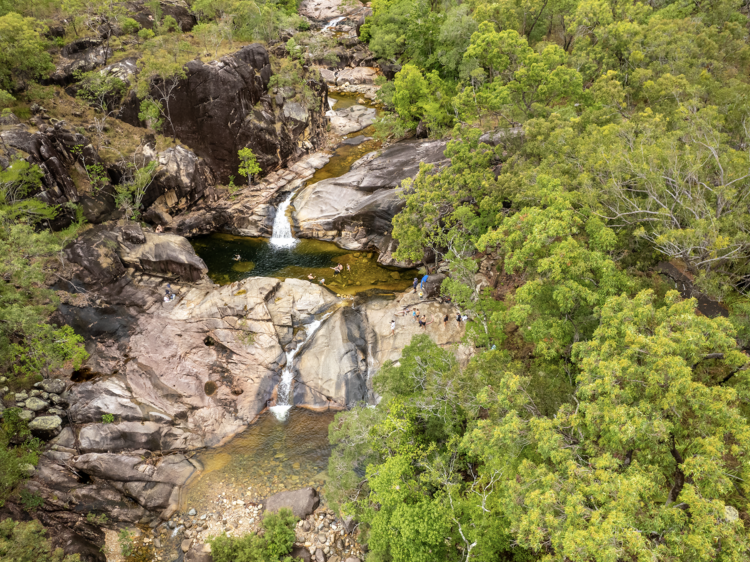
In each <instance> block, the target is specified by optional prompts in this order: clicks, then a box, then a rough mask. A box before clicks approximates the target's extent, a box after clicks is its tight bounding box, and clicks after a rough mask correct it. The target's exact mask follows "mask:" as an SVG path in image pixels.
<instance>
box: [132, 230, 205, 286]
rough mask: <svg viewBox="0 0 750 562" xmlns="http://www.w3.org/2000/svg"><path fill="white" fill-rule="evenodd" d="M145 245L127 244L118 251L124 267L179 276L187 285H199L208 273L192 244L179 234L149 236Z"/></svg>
mask: <svg viewBox="0 0 750 562" xmlns="http://www.w3.org/2000/svg"><path fill="white" fill-rule="evenodd" d="M144 234H145V242H144V243H143V244H132V243H128V242H127V241H126V240H123V241H122V243H121V244H120V246H119V247H118V249H117V253H118V255H119V256H120V259H121V260H122V262H123V264H125V265H126V266H129V267H135V268H136V269H139V270H141V271H144V272H146V273H156V274H161V275H171V274H176V275H178V276H179V277H180V278H181V279H184V280H185V281H198V280H199V279H201V278H202V277H203V276H204V275H205V274H206V273H207V272H208V268H207V267H206V264H205V263H204V262H203V260H202V259H200V258H199V257H198V256H197V255H196V253H195V250H194V249H193V247H192V246H191V245H190V242H188V241H187V239H186V238H183V237H182V236H177V235H176V234H156V233H153V232H145V233H144Z"/></svg>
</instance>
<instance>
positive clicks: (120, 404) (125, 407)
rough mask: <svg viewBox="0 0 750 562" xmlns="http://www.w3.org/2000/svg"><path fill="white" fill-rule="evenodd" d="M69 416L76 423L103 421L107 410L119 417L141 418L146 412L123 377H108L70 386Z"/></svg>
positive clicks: (134, 419) (130, 419) (129, 419)
mask: <svg viewBox="0 0 750 562" xmlns="http://www.w3.org/2000/svg"><path fill="white" fill-rule="evenodd" d="M70 396H71V404H70V408H69V409H68V415H69V416H70V419H71V420H72V421H73V422H75V423H79V424H82V423H92V422H94V423H95V422H100V421H102V416H103V415H104V414H112V415H113V416H114V417H115V419H117V420H119V421H141V420H143V419H144V413H143V411H142V410H141V407H140V405H139V404H137V403H136V401H135V398H134V396H133V394H132V392H131V391H130V390H128V388H127V387H126V386H125V384H124V383H123V381H121V380H119V379H117V378H107V379H103V380H95V381H89V382H83V383H80V384H78V385H75V386H74V387H73V388H71V390H70Z"/></svg>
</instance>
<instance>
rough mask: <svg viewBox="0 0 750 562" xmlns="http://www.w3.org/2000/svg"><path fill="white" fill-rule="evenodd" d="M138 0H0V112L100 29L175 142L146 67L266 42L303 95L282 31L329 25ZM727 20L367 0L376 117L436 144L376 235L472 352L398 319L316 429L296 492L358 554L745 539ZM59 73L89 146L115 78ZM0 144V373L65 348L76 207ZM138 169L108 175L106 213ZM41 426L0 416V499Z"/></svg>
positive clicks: (453, 555) (302, 34)
mask: <svg viewBox="0 0 750 562" xmlns="http://www.w3.org/2000/svg"><path fill="white" fill-rule="evenodd" d="M146 4H149V3H148V2H147V3H146ZM153 4H154V6H153V9H152V12H153V13H156V14H157V17H156V21H155V24H154V26H153V29H146V28H143V27H142V26H141V25H140V24H139V23H138V22H136V21H135V20H134V19H132V18H131V17H129V13H130V12H129V11H128V7H127V5H126V3H119V2H115V1H113V0H28V1H26V0H1V1H0V88H2V89H0V105H1V106H2V107H3V108H4V109H3V116H7V115H9V114H10V113H14V114H15V115H17V116H21V117H28V116H29V115H30V114H31V112H30V109H29V108H30V106H31V105H32V104H34V103H42V104H43V103H44V101H45V100H46V99H48V96H50V95H51V94H50V93H49V92H50V90H49V88H50V86H48V85H45V84H46V82H45V78H46V77H47V76H48V75H49V73H50V72H51V71H52V70H53V69H54V65H53V64H52V61H53V55H54V54H56V53H57V52H58V51H59V49H60V47H61V46H62V45H64V44H65V42H66V41H67V40H70V39H72V38H75V37H79V36H87V35H91V34H100V33H101V27H102V26H111V27H115V26H116V27H117V30H118V32H117V33H106V34H104V35H105V36H106V38H107V41H108V48H109V46H111V48H112V49H113V51H114V52H115V53H119V54H118V56H124V54H126V53H128V54H133V53H135V54H138V56H139V62H138V68H139V78H138V80H139V81H138V83H137V84H134V85H133V86H134V89H135V90H136V91H137V92H138V96H139V99H140V100H141V101H140V106H139V107H140V111H141V114H140V115H139V117H140V118H141V119H142V120H143V121H145V122H147V123H148V124H149V126H150V127H151V128H153V129H154V130H155V131H158V132H159V133H160V138H159V142H168V140H169V137H172V139H173V140H174V136H175V133H174V127H173V125H172V122H171V120H172V116H171V115H170V107H169V99H170V95H169V93H168V92H167V93H165V94H164V95H162V96H161V97H159V95H158V92H156V93H154V89H153V88H152V89H149V85H150V84H151V83H154V82H155V83H158V84H162V85H166V84H169V83H170V80H173V79H176V78H178V77H180V76H182V75H183V66H184V64H185V63H186V62H187V61H189V60H192V59H193V58H195V57H196V56H199V55H201V54H204V56H205V55H206V54H207V55H209V57H208V58H211V57H213V58H215V57H217V56H219V55H220V54H224V53H227V52H230V50H232V49H233V48H235V45H234V43H235V42H238V43H247V42H252V41H257V42H267V43H270V42H277V41H278V40H279V37H282V38H285V39H284V40H285V41H287V43H286V49H287V51H288V53H289V54H290V57H288V58H285V59H281V61H277V62H275V63H274V64H275V65H276V66H275V71H276V76H275V78H274V80H276V84H277V85H278V86H279V87H282V86H286V85H289V84H293V83H302V85H303V94H302V95H303V96H304V95H310V96H312V95H313V94H312V92H309V91H306V90H304V82H305V79H304V78H303V70H302V59H304V56H303V55H300V54H299V50H300V49H301V47H300V45H301V46H302V47H303V48H304V50H305V52H306V53H307V55H308V56H309V55H310V54H311V53H312V52H313V51H315V57H317V59H316V60H322V58H323V57H324V55H325V51H326V50H327V49H328V48H330V47H331V45H328V44H326V43H321V42H320V41H319V40H318V39H316V38H315V37H314V36H313V35H312V34H310V33H309V32H308V31H307V30H308V29H309V23H308V22H307V21H306V20H305V19H304V18H301V17H300V16H299V15H297V5H296V3H295V2H293V1H292V0H285V1H283V2H273V1H272V0H269V1H268V2H260V1H258V2H255V1H252V0H195V1H194V2H192V3H190V8H191V10H192V11H193V12H194V13H195V14H196V15H197V20H198V22H199V24H198V25H197V26H196V27H195V28H194V29H193V30H192V33H191V34H190V36H189V37H187V36H186V35H183V34H181V33H179V28H178V25H177V23H176V21H175V20H174V18H172V17H171V16H164V17H161V16H160V15H159V14H160V10H159V2H155V3H153ZM748 17H749V15H748V5H747V4H745V3H743V2H738V1H734V0H714V1H712V2H687V1H685V0H676V1H674V2H667V1H660V0H656V1H652V2H640V1H636V2H619V1H618V0H608V1H607V0H497V1H486V0H467V1H464V2H458V1H455V0H430V1H426V0H373V2H372V15H370V16H368V17H367V18H366V20H365V22H364V24H363V25H362V26H361V29H359V34H360V39H361V40H362V41H364V42H366V43H367V44H368V45H369V49H370V50H371V51H372V52H373V53H374V54H375V56H376V57H377V58H378V59H380V61H381V62H382V63H383V65H388V66H389V67H390V68H392V69H395V70H397V72H395V76H394V78H393V79H392V80H386V79H385V78H381V83H380V85H381V89H380V90H379V93H378V98H379V101H380V102H381V104H382V107H383V108H384V112H383V113H382V114H381V117H380V118H379V119H378V121H377V123H376V128H377V133H378V136H379V137H380V138H381V139H384V140H387V141H388V142H394V141H397V140H400V139H402V138H405V137H407V138H408V137H414V136H416V137H419V138H426V137H429V138H431V139H448V145H447V149H446V153H445V154H446V156H447V157H449V158H450V164H449V165H448V166H445V167H442V168H440V167H435V166H433V165H428V164H422V166H421V168H420V172H419V174H418V175H417V176H416V177H415V178H414V179H413V180H406V181H405V182H404V184H403V185H402V187H401V192H400V193H401V197H402V198H403V200H404V208H403V210H402V211H401V212H400V213H399V214H398V215H397V216H396V217H395V219H394V220H393V237H394V239H395V240H397V242H398V249H397V251H396V252H395V254H394V256H395V257H396V258H397V259H398V260H402V261H404V262H411V263H413V264H423V265H424V266H425V268H426V270H427V271H428V272H430V273H432V272H434V271H435V270H436V269H438V267H440V268H442V269H444V270H446V271H447V272H448V275H447V277H446V279H445V280H444V281H443V284H442V287H441V291H442V294H443V296H445V297H449V298H450V299H451V301H452V302H453V303H455V304H456V305H457V306H458V307H460V309H461V311H462V312H463V313H465V314H466V315H467V316H468V319H469V321H468V323H467V327H466V329H467V333H466V338H465V342H464V345H466V346H468V347H470V348H471V349H472V351H473V354H472V357H471V359H470V360H468V362H466V363H462V362H460V361H459V360H458V359H457V358H456V355H455V354H454V353H453V350H451V349H445V348H441V347H439V346H437V345H436V344H435V343H433V342H432V340H431V339H430V338H429V337H428V336H426V335H425V336H420V337H416V338H415V339H414V340H413V341H412V343H411V345H409V346H408V347H407V348H406V349H405V350H404V353H403V356H402V358H401V360H400V361H399V362H398V363H393V364H389V365H387V366H386V367H384V368H383V369H381V370H380V372H378V373H377V375H376V376H375V377H374V388H375V391H376V392H377V394H378V396H379V397H380V402H379V403H378V405H377V406H375V407H371V406H366V405H364V404H362V405H361V406H357V407H355V408H353V409H351V410H349V411H346V412H342V413H340V414H338V415H337V417H336V421H335V422H334V423H333V424H332V425H331V426H330V440H331V443H332V444H333V445H334V449H333V455H332V457H331V459H330V461H329V469H328V473H329V481H328V484H327V486H326V491H325V493H326V496H327V499H328V501H329V502H331V503H332V504H334V505H335V506H336V509H337V510H338V512H339V513H341V514H342V515H348V516H351V517H354V518H355V519H356V521H358V524H359V529H360V533H361V535H360V536H361V541H362V542H364V543H366V545H367V548H368V557H367V560H369V561H372V562H376V561H377V562H380V561H382V562H387V561H396V562H433V561H442V560H445V561H454V560H455V561H464V562H469V561H487V562H489V561H495V560H508V561H510V560H514V561H518V562H522V561H524V562H525V561H532V560H546V561H553V560H554V561H560V562H567V561H575V562H589V561H596V562H620V561H623V562H624V561H636V560H637V561H639V562H640V561H647V560H648V561H655V560H657V561H665V562H666V561H685V562H688V561H690V562H693V561H706V562H708V561H737V562H739V561H744V560H748V559H750V540H749V537H748V532H747V529H746V525H750V509H749V508H750V506H749V504H748V493H750V487H749V486H748V479H750V459H749V458H748V456H749V455H750V422H749V420H748V416H750V403H749V400H750V387H749V383H750V380H748V369H747V367H748V357H747V354H746V352H745V350H746V349H747V348H748V346H750V299H749V298H748V291H750V265H749V264H750V77H749V76H750V45H749V44H748V26H749V25H750V22H749V21H748ZM63 20H64V21H65V22H66V24H67V26H66V27H65V29H64V32H63V34H62V35H55V34H54V33H51V31H50V30H51V29H52V28H54V27H55V25H57V24H58V23H59V22H60V21H63ZM292 35H294V36H295V37H296V39H295V38H291V39H288V40H287V39H286V37H287V36H289V37H291V36H292ZM110 43H111V45H110ZM77 79H78V82H79V83H80V84H81V87H80V88H79V90H78V94H77V95H78V97H79V99H82V100H84V101H85V102H86V103H87V104H89V105H90V106H91V107H93V108H94V109H96V114H97V115H98V116H99V117H98V119H100V121H98V123H99V124H100V129H99V130H98V131H97V132H95V134H96V135H98V138H99V142H100V143H101V146H112V147H114V148H113V150H114V149H117V148H118V146H117V144H116V141H113V142H114V144H112V143H110V142H105V140H104V139H105V138H106V136H107V135H106V133H107V132H108V131H109V129H108V127H107V125H106V121H107V119H110V121H111V120H112V119H113V118H112V117H111V113H110V109H111V106H112V99H113V96H115V97H118V99H119V98H121V97H122V96H123V95H124V93H125V90H126V88H125V86H124V85H123V84H122V83H120V82H118V81H116V80H115V81H113V80H112V79H109V78H103V77H102V75H100V74H98V73H96V72H93V73H87V74H82V75H80V76H78V77H77ZM110 133H111V131H110ZM165 139H166V140H165ZM123 150H124V149H123ZM128 157H129V154H127V152H124V153H121V154H119V155H117V156H112V158H113V159H114V158H125V159H126V160H127V158H128ZM0 164H1V165H2V171H0V255H2V256H3V258H2V259H1V260H0V278H2V282H0V388H2V392H3V393H5V392H8V387H10V388H11V389H13V390H16V389H24V388H31V387H32V385H33V384H34V383H35V382H37V381H38V380H41V378H42V376H43V375H45V374H47V373H49V372H50V371H53V370H55V369H57V368H60V367H62V366H66V367H68V368H77V367H78V366H80V365H81V364H82V363H83V362H84V361H85V359H86V352H85V351H84V349H83V347H82V338H81V337H80V336H78V335H76V333H74V331H73V330H72V329H71V328H70V327H68V326H65V325H59V324H53V323H50V322H49V319H50V317H51V315H52V314H53V312H54V311H55V310H56V308H57V306H58V304H59V299H58V296H57V294H56V292H55V291H54V290H52V289H51V288H50V287H51V286H52V285H53V284H54V282H55V279H54V276H55V271H56V266H55V262H56V260H58V257H59V255H60V253H61V251H62V248H63V247H64V246H65V245H66V244H68V243H69V242H70V241H71V240H73V239H74V238H75V237H76V236H77V233H78V232H79V230H80V229H81V228H83V222H84V220H83V217H82V214H81V212H80V209H76V208H74V207H71V208H69V209H57V208H53V207H51V206H49V205H47V204H45V203H44V202H42V201H40V200H38V199H36V198H33V197H31V198H30V197H28V195H29V194H31V193H34V192H35V189H36V188H37V187H38V185H39V182H40V179H41V175H40V174H41V172H40V170H39V168H38V167H36V166H33V165H30V164H28V162H26V161H24V160H14V161H6V160H3V161H0ZM86 172H87V173H89V174H90V177H91V175H93V180H92V181H93V183H96V174H97V173H101V171H98V170H97V169H95V168H92V169H88V168H86ZM152 172H153V169H149V168H148V167H147V166H145V167H141V168H139V167H137V166H135V167H133V169H132V170H131V174H130V176H128V177H127V178H126V179H125V180H124V181H123V182H122V183H121V184H120V185H119V186H117V198H118V205H120V206H121V207H122V208H123V209H125V210H126V211H127V212H128V213H129V214H130V215H131V216H132V217H133V218H138V208H139V205H140V199H139V197H143V192H144V190H145V187H146V186H147V185H148V183H149V182H150V178H151V174H152ZM255 172H257V169H255V168H253V172H252V173H255ZM252 173H250V174H249V175H250V176H252ZM248 179H250V178H248ZM62 212H65V213H67V214H68V215H69V216H70V217H72V219H71V220H68V221H67V226H66V227H65V228H50V223H51V221H54V219H55V217H56V216H58V214H59V213H62ZM665 264H668V266H669V267H671V271H676V272H678V274H679V275H680V276H681V277H680V278H681V279H683V280H686V281H685V282H681V283H676V282H675V280H674V279H673V278H670V277H668V276H665V275H664V274H663V273H661V272H662V271H663V270H664V266H665ZM483 267H489V268H490V269H491V270H492V271H494V272H495V273H496V275H497V276H499V279H500V281H499V283H498V284H497V286H495V287H489V286H487V284H486V283H482V282H481V281H480V280H481V276H479V275H478V272H479V271H480V269H481V268H483ZM685 283H687V284H688V285H689V286H690V287H689V289H688V290H686V284H685ZM691 292H692V294H694V295H700V296H701V298H702V301H701V302H702V303H703V304H704V305H706V303H707V305H706V308H705V309H703V310H700V309H701V308H702V306H699V304H698V300H697V299H696V298H686V297H688V296H689V294H688V293H691ZM451 321H454V320H453V319H451ZM43 447H44V444H43V443H42V442H41V441H40V440H39V439H36V438H33V437H32V436H31V434H30V433H29V431H28V428H27V427H26V424H25V422H24V421H23V420H22V419H20V418H19V417H18V411H17V410H14V409H13V408H10V409H7V410H5V412H4V415H3V421H2V426H1V429H0V506H1V504H2V502H3V501H4V499H5V498H7V497H8V496H9V495H10V494H11V493H12V492H13V490H14V488H15V487H16V486H17V485H18V483H19V482H21V481H23V479H24V478H26V477H27V475H28V472H29V471H28V469H27V467H28V465H29V464H31V465H32V468H33V465H34V464H36V462H37V459H38V455H39V454H40V452H41V450H42V449H43ZM28 501H29V502H31V503H33V501H34V498H28ZM43 535H44V531H43V529H42V528H41V526H40V525H38V523H24V524H21V523H16V522H13V521H11V520H6V521H5V522H3V523H2V524H0V555H2V556H0V558H3V556H8V559H10V560H62V559H63V554H62V551H57V552H54V553H53V552H52V549H51V547H50V545H49V544H47V542H45V541H44V540H43V539H42V538H40V537H43ZM258 540H259V539H258ZM290 544H291V543H290ZM35 549H37V550H35ZM264 556H265V555H264ZM269 556H270V555H269ZM274 556H275V555H274ZM277 558H278V557H277ZM277 558H276V559H277ZM71 559H72V558H71ZM248 559H253V560H255V558H248ZM263 559H264V560H265V558H263ZM269 559H273V556H271V558H269Z"/></svg>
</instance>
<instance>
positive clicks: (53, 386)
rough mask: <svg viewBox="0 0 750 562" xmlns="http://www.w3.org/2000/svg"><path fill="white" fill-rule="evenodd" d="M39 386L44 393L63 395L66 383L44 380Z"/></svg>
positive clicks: (57, 380) (60, 380) (56, 380)
mask: <svg viewBox="0 0 750 562" xmlns="http://www.w3.org/2000/svg"><path fill="white" fill-rule="evenodd" d="M39 386H40V388H41V389H42V390H44V392H51V393H54V394H62V393H63V392H64V391H65V381H64V380H62V379H44V380H43V381H42V382H40V383H39Z"/></svg>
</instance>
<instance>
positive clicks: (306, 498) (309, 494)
mask: <svg viewBox="0 0 750 562" xmlns="http://www.w3.org/2000/svg"><path fill="white" fill-rule="evenodd" d="M319 505H320V496H318V492H317V491H316V490H315V489H314V488H310V487H307V488H302V489H301V490H294V491H291V492H279V493H278V494H274V495H272V496H271V497H270V498H268V499H267V500H266V511H278V510H280V509H281V508H282V507H288V508H289V509H291V510H292V513H294V516H295V517H299V518H300V519H304V518H305V517H307V516H308V515H310V514H311V513H312V512H313V511H315V509H316V508H317V507H318V506H319Z"/></svg>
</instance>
